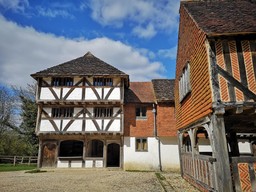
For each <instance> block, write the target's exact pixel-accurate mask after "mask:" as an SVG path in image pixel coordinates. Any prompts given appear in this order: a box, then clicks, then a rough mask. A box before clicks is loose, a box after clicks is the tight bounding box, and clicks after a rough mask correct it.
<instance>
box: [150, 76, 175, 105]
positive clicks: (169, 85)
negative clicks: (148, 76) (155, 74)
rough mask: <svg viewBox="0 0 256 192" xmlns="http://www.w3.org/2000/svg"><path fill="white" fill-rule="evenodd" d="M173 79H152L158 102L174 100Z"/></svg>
mask: <svg viewBox="0 0 256 192" xmlns="http://www.w3.org/2000/svg"><path fill="white" fill-rule="evenodd" d="M174 81H175V80H174V79H153V80H152V83H153V88H154V92H155V97H156V100H157V101H158V102H165V101H167V102H169V101H174Z"/></svg>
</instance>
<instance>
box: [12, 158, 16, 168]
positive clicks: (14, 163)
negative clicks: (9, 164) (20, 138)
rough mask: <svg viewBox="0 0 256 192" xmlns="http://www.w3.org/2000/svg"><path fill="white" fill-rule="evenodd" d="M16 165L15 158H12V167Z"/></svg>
mask: <svg viewBox="0 0 256 192" xmlns="http://www.w3.org/2000/svg"><path fill="white" fill-rule="evenodd" d="M15 165H16V156H14V157H13V166H15Z"/></svg>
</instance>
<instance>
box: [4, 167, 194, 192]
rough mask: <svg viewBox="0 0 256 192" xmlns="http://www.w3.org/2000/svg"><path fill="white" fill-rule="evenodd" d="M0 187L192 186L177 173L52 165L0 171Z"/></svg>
mask: <svg viewBox="0 0 256 192" xmlns="http://www.w3.org/2000/svg"><path fill="white" fill-rule="evenodd" d="M0 191H1V192H8V191H12V192H13V191H15V192H19V191H22V192H23V191H24V192H30V191H31V192H32V191H33V192H38V191H44V192H45V191H47V192H48V191H50V192H51V191H52V192H53V191H54V192H57V191H61V192H63V191H72V192H77V191H85V192H86V191H90V192H91V191H92V192H101V191H104V192H117V191H120V192H134V191H136V192H140V191H141V192H144V191H152V192H158V191H166V192H167V191H189V192H190V191H191V192H193V191H194V192H197V190H195V188H193V187H192V186H191V185H189V184H188V183H187V182H186V181H184V180H183V179H181V177H180V176H179V174H178V173H160V174H156V173H154V172H127V171H120V170H95V169H93V170H84V169H52V170H47V172H41V173H25V171H17V172H1V173H0Z"/></svg>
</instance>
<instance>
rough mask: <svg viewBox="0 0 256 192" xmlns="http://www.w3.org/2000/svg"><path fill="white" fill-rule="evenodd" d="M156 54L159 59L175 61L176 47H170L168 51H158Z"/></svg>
mask: <svg viewBox="0 0 256 192" xmlns="http://www.w3.org/2000/svg"><path fill="white" fill-rule="evenodd" d="M157 53H158V55H159V56H161V57H165V58H170V59H176V54H177V46H175V47H172V48H170V49H160V50H159V51H158V52H157Z"/></svg>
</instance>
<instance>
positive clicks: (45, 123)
mask: <svg viewBox="0 0 256 192" xmlns="http://www.w3.org/2000/svg"><path fill="white" fill-rule="evenodd" d="M54 122H55V123H56V125H57V127H60V120H54ZM39 131H55V129H54V128H53V126H52V124H51V123H50V121H49V120H46V119H42V120H41V122H40V130H39Z"/></svg>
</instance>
